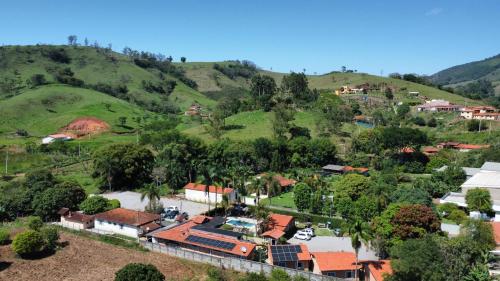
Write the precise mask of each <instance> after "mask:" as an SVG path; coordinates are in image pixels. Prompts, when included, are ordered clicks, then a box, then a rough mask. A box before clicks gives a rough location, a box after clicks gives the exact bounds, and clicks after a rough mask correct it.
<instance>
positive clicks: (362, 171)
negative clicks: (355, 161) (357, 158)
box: [344, 166, 369, 173]
mask: <svg viewBox="0 0 500 281" xmlns="http://www.w3.org/2000/svg"><path fill="white" fill-rule="evenodd" d="M368 171H369V169H368V168H364V167H360V168H355V167H352V166H345V167H344V172H358V173H366V172H368Z"/></svg>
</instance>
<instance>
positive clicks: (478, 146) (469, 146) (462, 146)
mask: <svg viewBox="0 0 500 281" xmlns="http://www.w3.org/2000/svg"><path fill="white" fill-rule="evenodd" d="M456 147H457V148H458V149H482V148H488V147H490V146H489V145H487V144H486V145H482V144H465V143H460V144H458V145H457V146H456Z"/></svg>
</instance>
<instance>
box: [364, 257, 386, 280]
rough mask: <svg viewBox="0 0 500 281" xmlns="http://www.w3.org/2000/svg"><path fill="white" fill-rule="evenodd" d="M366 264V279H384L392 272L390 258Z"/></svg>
mask: <svg viewBox="0 0 500 281" xmlns="http://www.w3.org/2000/svg"><path fill="white" fill-rule="evenodd" d="M364 264H365V281H384V278H385V277H386V276H387V275H391V274H392V267H391V261H390V260H380V261H370V262H366V263H364Z"/></svg>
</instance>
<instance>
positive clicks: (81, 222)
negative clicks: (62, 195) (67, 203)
mask: <svg viewBox="0 0 500 281" xmlns="http://www.w3.org/2000/svg"><path fill="white" fill-rule="evenodd" d="M58 214H59V215H60V216H61V220H60V222H59V224H60V225H61V226H62V227H66V228H70V229H74V230H83V229H89V228H93V227H94V216H91V215H85V214H82V213H80V212H72V211H70V210H69V209H68V208H62V209H61V210H59V212H58Z"/></svg>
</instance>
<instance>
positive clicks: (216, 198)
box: [184, 182, 236, 203]
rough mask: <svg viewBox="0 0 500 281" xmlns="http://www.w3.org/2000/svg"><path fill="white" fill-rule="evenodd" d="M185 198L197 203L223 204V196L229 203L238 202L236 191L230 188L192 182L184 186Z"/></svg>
mask: <svg viewBox="0 0 500 281" xmlns="http://www.w3.org/2000/svg"><path fill="white" fill-rule="evenodd" d="M184 191H185V196H186V199H187V200H191V201H196V202H203V203H208V202H213V203H215V202H221V201H222V196H223V195H226V196H227V197H228V199H229V202H234V201H236V190H234V189H233V188H229V187H221V186H214V185H210V186H208V188H207V186H206V185H204V184H199V183H193V182H190V183H188V184H186V185H185V186H184Z"/></svg>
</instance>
